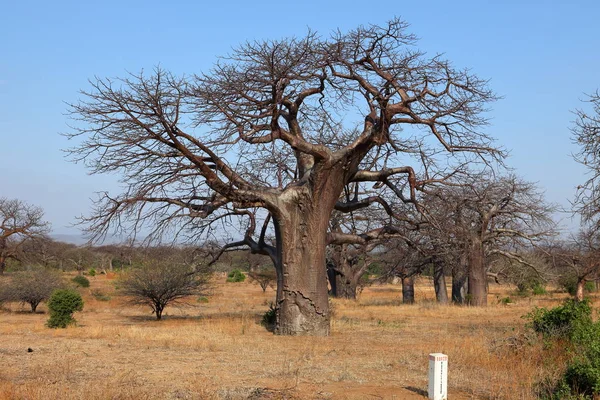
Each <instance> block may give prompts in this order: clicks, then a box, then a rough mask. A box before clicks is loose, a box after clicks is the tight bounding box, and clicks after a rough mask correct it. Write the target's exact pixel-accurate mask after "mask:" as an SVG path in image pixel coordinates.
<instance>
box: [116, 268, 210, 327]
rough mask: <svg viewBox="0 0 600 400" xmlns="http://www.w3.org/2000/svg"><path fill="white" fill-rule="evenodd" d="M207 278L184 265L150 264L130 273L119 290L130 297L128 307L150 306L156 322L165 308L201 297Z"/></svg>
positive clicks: (206, 274)
mask: <svg viewBox="0 0 600 400" xmlns="http://www.w3.org/2000/svg"><path fill="white" fill-rule="evenodd" d="M208 277H209V275H208V273H207V272H206V271H199V270H198V269H193V268H191V267H190V266H189V265H188V264H183V263H181V264H178V263H174V264H166V263H159V262H154V263H150V264H147V265H145V266H143V267H141V268H137V269H133V270H132V271H130V272H129V273H128V274H127V275H126V276H124V278H123V279H122V281H121V284H120V287H119V290H120V292H121V293H122V294H124V295H126V296H130V297H131V300H130V302H131V303H132V304H135V305H143V306H150V308H152V313H153V314H155V315H156V319H157V320H160V319H161V318H162V313H163V311H164V309H165V307H166V306H167V305H169V304H171V305H173V304H175V303H178V302H181V300H182V299H183V298H185V297H187V296H198V295H205V294H206V293H205V292H206V289H207V288H208Z"/></svg>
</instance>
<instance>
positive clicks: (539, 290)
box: [531, 283, 547, 296]
mask: <svg viewBox="0 0 600 400" xmlns="http://www.w3.org/2000/svg"><path fill="white" fill-rule="evenodd" d="M531 290H532V291H533V294H534V295H535V296H540V295H542V294H546V293H547V292H546V288H545V287H544V286H543V285H542V284H541V283H538V284H536V285H535V286H534V287H533V288H531Z"/></svg>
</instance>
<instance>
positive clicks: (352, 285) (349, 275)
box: [327, 251, 363, 300]
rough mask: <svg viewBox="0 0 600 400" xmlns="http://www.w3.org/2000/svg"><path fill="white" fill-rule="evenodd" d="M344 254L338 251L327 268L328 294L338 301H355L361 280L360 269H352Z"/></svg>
mask: <svg viewBox="0 0 600 400" xmlns="http://www.w3.org/2000/svg"><path fill="white" fill-rule="evenodd" d="M354 267H356V265H353V264H352V263H351V262H349V260H348V258H347V257H346V255H345V254H344V251H339V252H338V254H336V255H335V257H334V259H333V260H330V262H329V264H328V266H327V278H328V280H329V286H331V291H330V294H331V295H332V296H333V297H335V298H340V299H353V300H355V299H356V290H357V288H358V281H359V280H360V278H362V275H363V273H361V269H360V268H358V269H356V268H354Z"/></svg>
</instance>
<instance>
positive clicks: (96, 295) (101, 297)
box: [92, 289, 110, 301]
mask: <svg viewBox="0 0 600 400" xmlns="http://www.w3.org/2000/svg"><path fill="white" fill-rule="evenodd" d="M92 296H94V298H95V299H96V300H98V301H110V296H109V295H107V294H106V293H104V292H103V291H102V290H100V289H94V290H92Z"/></svg>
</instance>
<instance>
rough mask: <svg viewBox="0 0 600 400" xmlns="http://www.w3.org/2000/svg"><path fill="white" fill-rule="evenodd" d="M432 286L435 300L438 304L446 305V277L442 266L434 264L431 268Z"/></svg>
mask: <svg viewBox="0 0 600 400" xmlns="http://www.w3.org/2000/svg"><path fill="white" fill-rule="evenodd" d="M433 286H434V288H435V299H436V300H437V302H438V303H440V304H448V289H447V288H446V276H445V275H444V265H443V264H441V263H435V264H434V266H433Z"/></svg>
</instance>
